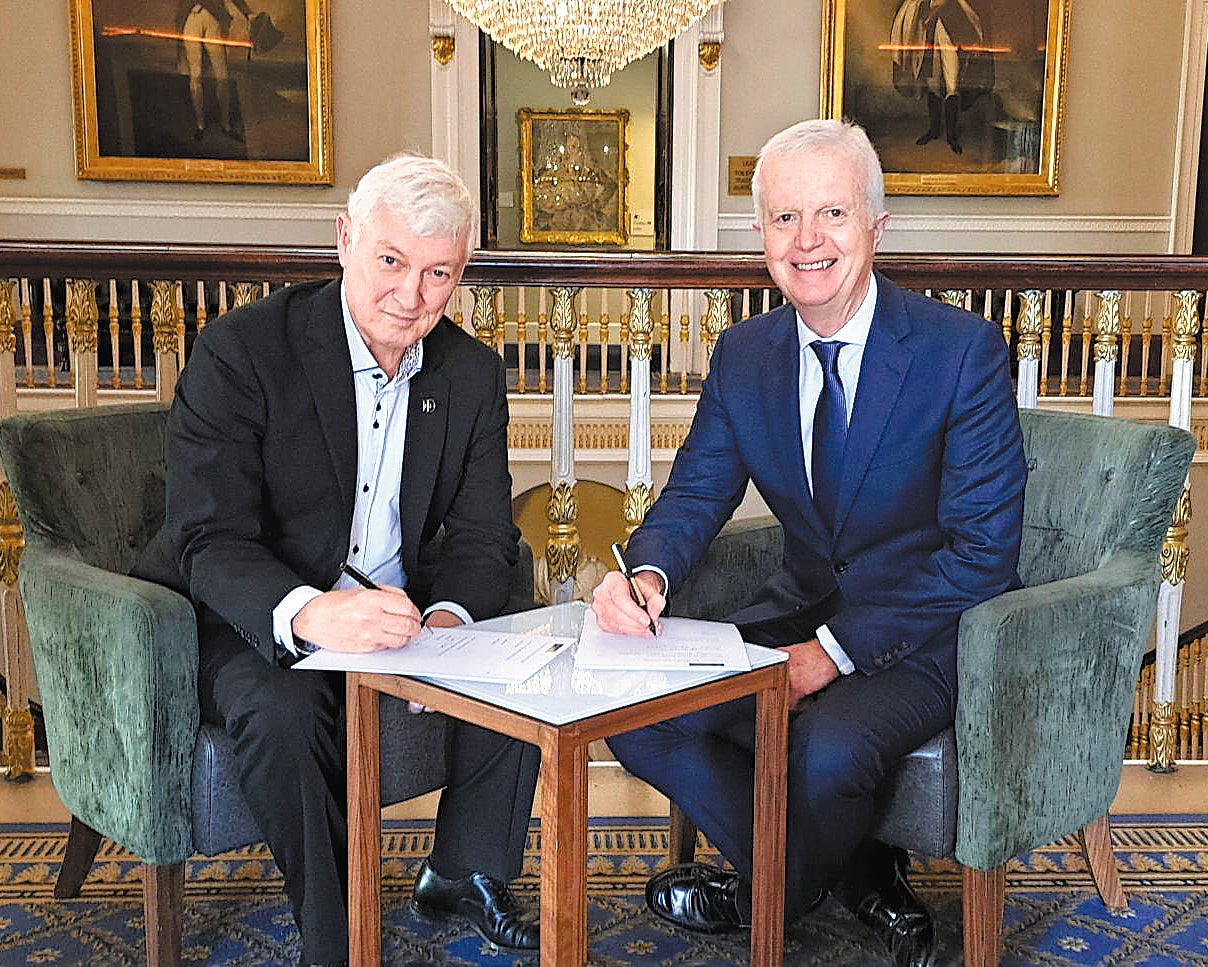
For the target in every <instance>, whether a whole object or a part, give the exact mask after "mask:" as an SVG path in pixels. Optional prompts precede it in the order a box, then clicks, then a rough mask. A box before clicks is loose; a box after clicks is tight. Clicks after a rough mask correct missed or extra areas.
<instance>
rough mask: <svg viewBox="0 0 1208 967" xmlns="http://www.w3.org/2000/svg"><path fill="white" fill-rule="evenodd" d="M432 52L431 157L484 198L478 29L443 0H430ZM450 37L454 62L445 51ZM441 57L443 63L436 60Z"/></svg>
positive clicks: (474, 192)
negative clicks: (480, 154) (442, 162)
mask: <svg viewBox="0 0 1208 967" xmlns="http://www.w3.org/2000/svg"><path fill="white" fill-rule="evenodd" d="M428 34H429V37H430V38H431V40H432V41H433V45H432V46H433V49H432V50H429V52H428V69H429V72H430V76H431V79H432V155H433V157H436V158H440V159H441V160H442V161H444V162H446V163H447V164H448V165H449V166H450V167H451V168H452V169H453V170H454V171H456V172H457V173H458V174H459V175H461V177H462V180H463V181H465V183H466V187H467V188H469V189H470V194H471V195H473V196H474V197H475V198H478V197H480V195H481V191H480V185H481V179H480V177H479V171H478V164H479V154H478V151H479V144H478V139H479V116H480V114H481V112H480V110H479V103H478V87H479V77H478V28H477V27H475V26H474V25H473V24H472V23H470V22H469V21H468V20H466V19H465V18H464V17H461V16H459V15H458V14H457V13H455V12H454V11H453V8H452V7H450V6H449V5H448V4H447V3H445V2H444V0H429V3H428ZM449 38H451V39H452V58H451V59H450V60H449V61H448V63H446V64H442V63H440V59H444V56H445V55H444V53H443V51H445V50H447V49H448V46H449V45H448V43H447V41H448V39H449ZM438 53H440V59H438V56H437V55H438Z"/></svg>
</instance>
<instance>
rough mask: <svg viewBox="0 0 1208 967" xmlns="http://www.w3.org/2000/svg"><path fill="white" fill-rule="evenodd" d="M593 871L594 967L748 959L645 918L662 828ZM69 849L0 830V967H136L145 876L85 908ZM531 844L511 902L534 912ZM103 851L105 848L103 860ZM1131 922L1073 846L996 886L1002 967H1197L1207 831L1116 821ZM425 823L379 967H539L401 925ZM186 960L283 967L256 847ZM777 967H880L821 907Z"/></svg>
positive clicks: (387, 836)
mask: <svg viewBox="0 0 1208 967" xmlns="http://www.w3.org/2000/svg"><path fill="white" fill-rule="evenodd" d="M590 836H591V844H590V848H591V854H590V862H589V903H590V911H589V917H590V931H589V944H590V954H591V963H592V964H594V965H601V967H611V965H627V964H650V965H663V964H666V965H671V964H674V965H702V967H704V965H718V967H720V965H729V964H736V963H743V962H745V961H746V960H747V956H746V950H745V947H744V938H742V937H722V938H720V939H719V938H705V937H700V936H697V935H694V934H688V933H684V932H679V931H676V930H673V929H671V928H668V927H667V926H665V925H664V924H662V923H661V922H659V921H657V920H655V919H654V918H653V917H651V916H650V915H649V914H648V913H647V912H646V910H645V908H644V904H643V901H642V887H643V885H644V883H645V881H646V878H647V877H648V876H649V874H650V872H651V870H652V869H654V868H655V867H656V866H657V865H658V864H659V862H660V861H661V857H662V855H664V853H665V849H666V828H665V826H659V825H658V824H657V823H650V822H647V821H640V822H634V821H624V820H614V821H596V822H593V824H592V828H591V833H590ZM65 842H66V828H65V827H63V826H60V825H38V826H23V827H7V828H4V829H3V830H0V965H2V967H9V965H18V964H70V965H76V964H98V965H106V967H108V965H126V964H129V965H138V964H142V963H144V955H143V949H142V936H143V923H142V899H141V876H140V873H139V870H138V866H137V864H136V863H135V862H134V860H133V859H132V858H131V857H130V856H129V855H128V854H125V853H123V852H122V851H120V850H117V849H113V848H111V847H110V848H108V849H106V848H105V847H102V854H101V855H100V856H99V857H98V864H97V865H96V866H95V867H94V868H93V872H92V874H91V875H90V876H89V878H88V881H87V883H86V884H85V887H84V891H83V894H82V896H81V897H80V899H78V900H72V901H66V902H64V901H58V900H55V899H54V897H53V895H52V893H51V890H52V886H53V882H54V877H55V875H56V873H57V872H58V865H59V862H60V860H61V857H62V851H63V846H64V843H65ZM538 844H539V833H537V832H536V831H534V832H533V833H532V834H530V855H529V858H528V860H527V861H526V867H525V874H524V876H523V878H522V879H521V881H520V883H519V892H521V893H524V894H526V895H528V896H530V897H533V898H535V896H536V888H537V869H538V867H537V852H536V850H537V847H538ZM107 845H108V844H106V846H107ZM1114 845H1115V847H1116V850H1117V857H1118V858H1119V861H1120V866H1121V870H1122V876H1123V879H1124V885H1125V889H1126V890H1127V891H1128V893H1129V897H1130V908H1129V910H1128V911H1127V913H1126V914H1125V915H1124V916H1119V917H1113V916H1111V915H1110V914H1108V912H1107V911H1106V909H1105V908H1104V907H1103V904H1102V903H1100V901H1099V899H1098V897H1097V895H1096V894H1095V892H1094V888H1093V887H1092V886H1091V883H1090V878H1089V876H1088V874H1087V872H1086V869H1085V866H1084V865H1083V863H1082V859H1081V856H1080V854H1079V852H1078V849H1077V846H1076V845H1075V844H1074V843H1073V842H1072V841H1069V842H1062V843H1058V844H1055V845H1054V846H1052V847H1051V848H1048V849H1045V850H1041V851H1037V852H1034V853H1030V854H1028V855H1026V856H1024V857H1022V858H1021V859H1020V860H1019V861H1017V862H1015V863H1013V864H1012V866H1011V867H1010V869H1009V871H1008V879H1007V912H1006V918H1005V933H1006V942H1005V951H1004V957H1003V963H1004V964H1005V965H1033V964H1038V965H1040V964H1042V965H1070V964H1078V965H1085V964H1101V965H1107V964H1111V965H1136V964H1146V965H1161V964H1202V965H1206V967H1208V817H1182V818H1180V820H1179V821H1178V822H1173V823H1172V822H1166V821H1164V820H1163V819H1162V818H1160V817H1127V818H1121V819H1118V820H1117V821H1116V823H1115V825H1114ZM429 846H430V832H429V830H428V828H427V827H426V826H425V825H423V824H409V823H390V824H388V825H387V828H386V830H385V832H384V840H383V857H384V859H383V884H384V887H383V889H384V912H383V919H384V924H385V925H384V929H383V953H384V960H385V962H386V963H388V964H392V965H407V967H412V965H421V964H448V965H457V964H489V965H496V967H513V965H517V964H525V965H526V967H527V965H528V964H529V963H535V958H534V959H532V960H529V961H525V960H524V959H517V958H516V957H514V956H510V955H503V954H500V953H498V952H495V951H492V950H491V949H489V948H487V947H485V946H484V944H483V943H482V942H481V941H480V940H478V938H477V937H476V936H475V935H474V934H473V933H471V932H470V931H468V930H458V929H448V928H438V927H434V926H430V925H427V924H424V923H420V922H418V921H416V920H413V919H412V918H411V917H410V916H409V915H408V914H407V912H406V903H407V899H408V897H409V894H410V888H411V881H412V879H413V877H414V875H415V871H416V869H417V867H418V865H419V862H420V861H421V860H422V859H423V857H424V856H425V855H427V852H428V849H429ZM912 879H913V880H914V882H915V883H916V884H917V885H918V886H919V887H920V890H921V892H922V893H923V894H924V896H925V897H926V899H927V900H928V901H929V903H930V904H931V905H932V908H933V910H934V912H935V914H936V923H937V927H938V931H939V935H940V941H941V959H940V962H941V963H942V964H958V963H960V952H961V917H960V876H959V873H958V871H957V869H956V867H955V866H953V865H952V864H950V863H946V862H940V861H931V860H926V861H922V862H918V863H917V864H916V869H915V872H914V874H913V876H912ZM184 948H185V949H184V960H185V962H186V963H188V964H196V965H200V964H213V965H219V964H229V965H236V964H237V965H241V967H242V965H252V964H265V965H292V964H294V963H296V961H297V957H298V939H297V934H296V932H295V930H294V927H293V921H292V919H291V917H290V915H289V912H288V910H287V908H286V904H285V901H284V898H283V896H282V893H281V885H280V877H279V875H278V874H277V871H276V868H275V867H274V866H273V863H272V860H271V859H270V858H269V855H268V853H267V852H266V851H265V850H264V849H263V848H262V847H253V848H249V849H246V850H240V851H237V852H234V853H229V854H224V855H222V856H219V857H214V858H210V859H198V860H196V861H194V862H191V863H190V864H189V869H188V880H187V885H186V900H185V923H184ZM785 963H786V964H792V965H802V967H804V965H835V967H838V965H843V967H855V965H860V967H880V965H884V964H887V963H888V961H887V959H886V958H885V957H884V955H883V954H882V952H881V951H880V950H879V949H878V947H877V945H876V944H875V943H874V942H871V941H870V938H869V936H868V935H867V933H866V932H865V929H864V927H863V926H861V925H860V924H859V923H857V922H856V921H855V920H853V919H852V918H851V917H850V916H849V915H848V914H847V913H846V912H845V911H844V910H843V909H842V908H840V907H839V905H838V904H836V903H834V902H833V901H828V902H827V903H826V904H825V905H824V906H823V907H822V908H821V909H820V910H818V911H817V912H815V913H814V914H813V915H811V916H810V917H809V918H807V919H806V920H805V921H803V922H801V923H800V924H798V925H797V926H795V927H794V928H793V929H792V930H791V931H790V933H789V935H788V937H787V938H786V953H785Z"/></svg>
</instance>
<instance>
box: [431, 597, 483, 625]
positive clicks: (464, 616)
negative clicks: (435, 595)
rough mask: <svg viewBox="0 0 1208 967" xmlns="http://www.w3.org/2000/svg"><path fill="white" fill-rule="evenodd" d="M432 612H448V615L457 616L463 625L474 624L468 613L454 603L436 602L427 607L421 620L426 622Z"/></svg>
mask: <svg viewBox="0 0 1208 967" xmlns="http://www.w3.org/2000/svg"><path fill="white" fill-rule="evenodd" d="M433 611H448V612H449V614H454V615H457V617H459V618H461V623H462V624H463V625H469V624H473V623H474V619H473V618H471V617H470V612H469V611H467V610H466V609H465V608H463V607H462V606H461V605H460V604H458V603H457V602H455V601H437V602H436V604H433V605H429V606H428V607H427V608H425V609H424V613H423V615H422V617H423V619H424V620H425V621H427V620H428V615H430V614H431V613H432V612H433Z"/></svg>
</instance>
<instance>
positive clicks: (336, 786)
mask: <svg viewBox="0 0 1208 967" xmlns="http://www.w3.org/2000/svg"><path fill="white" fill-rule="evenodd" d="M198 692H199V698H200V700H201V714H202V718H203V719H205V720H206V721H207V722H211V723H213V724H216V725H219V726H221V727H222V728H223V729H225V730H226V732H227V733H228V734H229V735H231V737H232V738H234V740H235V747H236V755H237V757H238V763H239V785H240V789H241V790H242V792H243V794H244V796H245V797H246V798H247V801H248V804H249V806H250V808H251V812H252V815H253V816H254V817H255V819H256V822H257V824H258V825H259V827H260V832H261V834H262V835H263V837H264V840H265V842H266V843H267V844H268V847H269V849H270V850H271V851H272V854H273V859H274V860H275V861H276V863H277V866H278V867H279V868H280V869H281V872H282V875H283V876H284V879H285V892H286V895H287V896H288V897H289V901H290V905H291V906H292V908H293V914H294V920H295V922H296V923H297V925H298V931H299V933H300V934H301V936H302V953H303V957H304V960H305V962H307V963H310V962H315V961H339V960H344V959H347V957H348V900H347V898H348V866H347V861H348V830H347V821H346V809H347V799H346V791H345V790H346V783H345V775H346V770H345V744H344V731H343V728H344V723H343V717H342V711H343V706H344V676H343V675H342V674H339V673H331V672H305V671H292V670H290V669H287V668H283V667H280V666H277V665H273V664H270V663H269V662H266V661H265V660H264V658H263V657H261V656H260V655H259V654H258V653H257V652H256V651H255V650H254V649H252V648H251V647H249V646H248V644H247V643H246V642H244V641H243V640H242V639H241V638H240V637H239V636H238V635H237V634H236V633H235V632H234V630H233V629H229V628H215V627H213V626H209V627H206V628H204V629H203V632H202V642H201V645H200V666H199V675H198ZM445 753H446V765H447V770H448V784H447V785H446V787H445V790H444V792H443V793H442V794H441V799H440V805H439V807H438V810H437V817H436V836H435V842H434V845H433V848H432V854H431V856H430V857H429V862H430V863H431V864H432V865H433V867H435V869H436V870H437V871H438V872H439V873H440V874H441V875H442V876H446V877H452V878H458V877H462V876H465V875H467V874H468V873H470V872H474V871H478V872H482V873H486V874H488V875H490V876H492V877H494V878H496V879H497V880H500V881H502V882H505V883H506V882H507V881H509V880H511V879H514V878H515V877H516V876H517V875H518V874H519V873H520V869H521V865H522V862H523V858H524V846H525V840H526V836H527V832H528V821H529V815H530V811H531V809H532V802H533V792H534V790H535V788H536V783H537V772H538V767H539V765H540V753H539V752H538V750H537V749H536V748H535V747H534V746H532V745H528V744H527V743H523V742H519V741H517V740H515V739H509V738H507V737H506V736H502V735H499V734H497V733H495V732H490V731H488V730H486V729H481V728H478V727H477V726H473V725H469V724H466V723H463V722H456V721H454V720H452V719H451V720H449V728H448V730H447V733H446V749H445Z"/></svg>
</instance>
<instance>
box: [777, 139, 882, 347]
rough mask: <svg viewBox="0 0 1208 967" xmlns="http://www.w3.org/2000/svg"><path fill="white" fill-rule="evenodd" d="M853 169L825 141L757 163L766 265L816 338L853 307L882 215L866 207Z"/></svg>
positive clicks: (865, 285) (831, 331)
mask: <svg viewBox="0 0 1208 967" xmlns="http://www.w3.org/2000/svg"><path fill="white" fill-rule="evenodd" d="M861 174H862V172H861V170H860V166H859V163H858V162H854V161H853V160H852V159H851V158H849V157H848V156H847V154H846V152H843V151H841V150H834V149H826V148H818V149H815V150H812V151H808V152H806V153H804V154H800V153H799V154H785V155H779V156H773V157H769V158H768V159H767V160H766V161H765V163H764V165H763V170H762V175H763V177H762V181H761V193H760V208H761V209H762V210H761V211H760V213H759V221H760V231H761V232H762V234H763V251H764V257H765V259H766V261H767V265H768V272H769V273H770V274H771V276H772V279H773V280H774V281H775V283H776V284H777V285H778V286H779V287H780V291H781V292H783V293H784V295H785V298H787V299H788V300H789V301H790V302H791V303H792V304H793V305H794V306H795V307H796V309H797V311H798V313H800V315H801V318H802V320H804V322H805V324H806V325H807V326H809V327H810V329H812V330H813V331H814V332H816V333H817V334H818V335H819V336H823V337H827V336H831V335H834V333H836V332H837V331H838V330H839V328H840V327H841V326H842V325H843V324H844V323H845V322H847V320H848V319H850V318H851V317H852V316H853V315H854V314H855V312H856V310H857V309H858V308H859V307H860V303H861V302H862V301H863V299H864V296H865V294H866V293H867V292H868V280H869V277H870V276H871V275H872V260H873V255H874V253H875V252H876V249H877V246H878V245H879V244H880V241H881V236H882V235H883V234H884V232H885V222H886V220H887V219H888V217H889V216H888V215H884V214H882V215H881V216H880V217H878V218H875V219H874V217H873V216H872V214H871V213H870V212H869V211H868V202H867V201H866V200H865V196H864V185H863V184H862V181H861Z"/></svg>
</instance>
